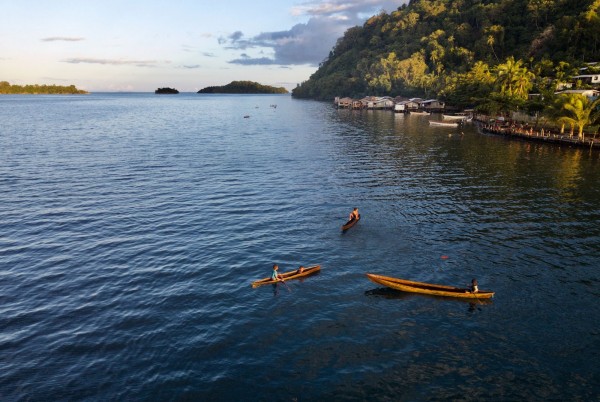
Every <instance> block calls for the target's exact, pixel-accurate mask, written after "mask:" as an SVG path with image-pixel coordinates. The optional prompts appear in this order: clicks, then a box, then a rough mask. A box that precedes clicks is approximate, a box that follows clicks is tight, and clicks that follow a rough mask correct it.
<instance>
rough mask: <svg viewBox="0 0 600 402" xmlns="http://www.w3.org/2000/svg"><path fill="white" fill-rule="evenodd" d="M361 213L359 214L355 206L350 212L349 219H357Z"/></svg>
mask: <svg viewBox="0 0 600 402" xmlns="http://www.w3.org/2000/svg"><path fill="white" fill-rule="evenodd" d="M359 216H360V215H359V214H358V208H354V209H353V210H352V212H350V216H349V217H348V220H349V221H353V220H355V219H358V217H359Z"/></svg>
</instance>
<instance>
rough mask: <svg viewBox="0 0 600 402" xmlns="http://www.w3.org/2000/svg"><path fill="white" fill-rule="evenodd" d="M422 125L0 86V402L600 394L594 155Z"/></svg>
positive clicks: (599, 242) (240, 102) (308, 110)
mask: <svg viewBox="0 0 600 402" xmlns="http://www.w3.org/2000/svg"><path fill="white" fill-rule="evenodd" d="M272 105H276V106H277V107H273V106H272ZM244 116H249V117H247V118H244ZM429 118H433V119H439V116H432V117H417V116H410V115H406V116H405V115H397V114H393V113H391V112H388V111H348V110H336V109H335V108H334V107H333V106H332V105H331V104H330V103H322V102H313V101H303V100H295V99H292V98H291V97H289V96H287V95H246V96H233V95H198V94H180V95H176V96H168V95H163V96H158V95H154V94H91V95H87V96H2V97H0V120H1V121H2V124H1V127H0V368H1V369H0V399H1V400H3V401H29V400H31V401H46V400H48V401H59V400H60V401H62V400H69V401H70V400H73V401H75V400H90V401H92V400H101V401H107V400H127V401H148V400H161V401H162V400H174V401H180V400H199V401H208V400H210V401H294V400H297V401H303V400H307V401H308V400H389V401H421V400H494V401H498V400H506V401H513V400H582V401H584V400H585V401H588V400H598V399H599V398H600V368H599V365H598V359H599V357H600V356H599V352H600V328H599V325H598V319H599V316H600V314H599V313H600V303H599V301H600V289H599V281H600V274H599V272H600V271H599V265H600V263H599V261H600V225H599V224H598V223H599V222H600V186H599V185H598V184H599V183H600V154H599V153H598V152H597V151H590V150H585V149H576V148H568V147H561V146H556V145H550V144H533V143H527V142H521V141H514V140H507V139H505V138H501V137H494V136H490V135H483V134H480V133H479V132H478V131H477V129H476V127H474V126H471V125H467V126H465V127H463V128H459V129H455V128H450V129H449V128H439V127H438V128H434V127H430V126H429V125H428V123H427V120H428V119H429ZM353 207H358V208H359V211H360V213H361V216H362V219H361V221H360V222H359V223H358V224H357V225H356V226H355V227H353V228H352V229H350V230H349V231H347V232H346V233H342V232H341V231H340V226H341V225H342V224H343V223H344V222H345V220H346V218H347V215H348V214H349V212H350V211H351V210H352V208H353ZM273 263H278V264H279V266H280V270H281V271H282V272H285V271H289V270H291V269H295V268H297V267H298V266H299V265H301V264H302V265H305V266H309V265H315V264H320V265H321V267H322V269H321V272H320V273H319V274H317V275H315V276H312V277H309V278H306V279H304V280H301V281H300V280H298V281H289V282H288V283H287V286H282V285H278V286H272V285H269V286H263V287H260V288H256V289H253V288H252V287H251V286H250V284H251V282H252V281H254V280H256V279H260V278H263V277H266V276H269V275H270V272H271V266H272V264H273ZM367 272H372V273H378V274H383V275H388V276H394V277H399V278H405V279H412V280H418V281H426V282H432V283H440V284H447V285H456V286H465V285H466V284H467V283H469V282H470V280H471V279H472V278H477V279H478V281H479V285H480V289H489V290H493V291H495V292H496V295H495V297H494V298H493V300H492V301H490V302H475V303H472V302H471V303H469V302H464V301H459V300H452V299H445V298H439V297H429V296H424V295H416V294H406V293H402V292H397V291H391V290H389V289H385V288H382V287H381V286H378V285H376V284H374V283H372V282H370V281H369V280H368V279H367V278H366V276H365V273H367Z"/></svg>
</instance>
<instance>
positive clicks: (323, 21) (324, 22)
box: [218, 0, 407, 66]
mask: <svg viewBox="0 0 600 402" xmlns="http://www.w3.org/2000/svg"><path fill="white" fill-rule="evenodd" d="M406 2H407V0H395V1H393V0H351V1H344V0H331V1H312V2H308V3H305V4H304V5H303V6H299V7H294V8H293V9H292V10H291V13H292V14H293V15H296V16H302V15H306V16H309V19H308V21H307V22H306V23H301V24H296V25H294V26H293V27H292V28H290V29H289V30H286V31H278V32H262V33H260V34H258V35H256V36H253V37H249V38H247V37H245V36H244V34H243V33H242V32H241V31H236V32H234V33H232V34H230V35H229V36H226V37H219V38H218V42H219V44H221V45H223V46H224V47H225V48H226V49H230V50H231V49H233V50H244V51H247V50H248V49H265V48H266V49H270V50H271V52H270V53H272V55H273V56H272V57H250V56H248V55H247V54H245V55H242V56H240V57H239V58H235V59H233V60H230V61H229V63H232V64H242V65H252V64H255V65H267V64H276V65H303V64H304V65H313V66H316V65H318V64H319V63H321V62H322V61H323V60H324V59H325V58H326V57H327V55H328V54H329V52H330V51H331V50H332V48H333V46H334V45H335V43H336V41H337V39H338V38H340V37H341V36H343V34H344V32H345V31H346V30H347V29H348V28H351V27H353V26H356V25H362V24H363V23H364V18H363V16H364V15H375V14H377V13H378V12H380V11H381V10H386V11H388V12H389V11H394V10H396V9H397V8H398V7H400V6H401V5H402V4H404V3H406Z"/></svg>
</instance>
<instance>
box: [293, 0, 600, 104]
mask: <svg viewBox="0 0 600 402" xmlns="http://www.w3.org/2000/svg"><path fill="white" fill-rule="evenodd" d="M597 61H600V0H529V1H526V0H493V1H492V0H412V1H410V2H409V3H408V4H407V5H403V6H401V7H399V8H398V10H396V11H394V12H391V13H386V12H381V13H380V14H379V15H376V16H373V17H371V18H370V19H369V20H368V21H367V22H365V24H364V25H363V26H362V27H358V26H357V27H353V28H350V29H348V30H347V31H346V33H345V34H344V36H343V37H341V38H339V39H338V41H337V43H336V45H335V46H334V48H333V49H332V50H331V52H330V54H329V56H328V57H327V58H326V59H325V60H324V61H323V62H322V63H321V65H320V66H319V69H318V70H317V71H316V72H315V73H314V74H313V75H312V76H311V77H310V79H309V80H308V81H306V82H303V83H302V84H300V85H298V86H297V87H296V88H295V89H294V90H293V91H292V95H293V96H295V97H298V98H312V99H321V100H332V99H333V98H334V97H335V96H350V97H362V96H365V95H391V96H397V95H400V96H405V97H412V96H420V97H426V98H429V97H439V98H441V99H444V100H446V102H447V103H449V104H454V105H456V106H459V107H467V106H474V105H479V104H481V103H482V102H489V101H490V100H491V101H494V105H493V107H494V108H503V107H506V108H510V107H514V106H515V104H517V106H518V104H519V102H520V101H523V100H525V99H527V94H528V93H530V92H534V91H535V92H538V93H544V92H545V91H546V92H550V91H552V92H553V91H554V90H555V89H556V84H557V83H559V82H563V81H565V80H566V79H568V78H569V77H572V76H574V75H577V74H579V72H580V71H581V70H580V68H583V67H585V68H587V70H585V71H586V73H587V74H590V73H594V72H595V71H598V72H600V69H598V68H596V69H594V65H590V64H588V63H590V62H597ZM596 67H600V63H599V64H596ZM503 103H505V104H506V105H504V106H503ZM531 107H533V108H535V106H531ZM538 107H541V106H538Z"/></svg>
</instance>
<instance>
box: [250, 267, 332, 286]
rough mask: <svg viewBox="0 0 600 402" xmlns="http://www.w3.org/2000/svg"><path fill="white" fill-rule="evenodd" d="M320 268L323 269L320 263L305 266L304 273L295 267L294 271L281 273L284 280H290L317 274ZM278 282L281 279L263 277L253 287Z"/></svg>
mask: <svg viewBox="0 0 600 402" xmlns="http://www.w3.org/2000/svg"><path fill="white" fill-rule="evenodd" d="M320 270H321V266H320V265H314V266H311V267H306V268H304V271H302V273H298V270H297V269H295V270H293V271H289V272H286V273H284V274H281V276H282V277H283V279H284V280H286V281H288V280H290V279H298V278H304V277H306V276H309V275H312V274H315V273H317V272H319V271H320ZM277 282H281V281H280V280H277V281H275V280H273V279H271V278H270V277H269V278H263V279H260V280H258V281H254V282H252V287H253V288H256V287H259V286H262V285H269V284H272V283H277Z"/></svg>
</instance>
